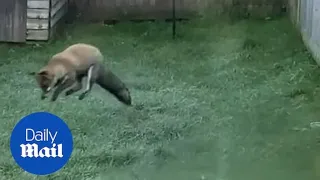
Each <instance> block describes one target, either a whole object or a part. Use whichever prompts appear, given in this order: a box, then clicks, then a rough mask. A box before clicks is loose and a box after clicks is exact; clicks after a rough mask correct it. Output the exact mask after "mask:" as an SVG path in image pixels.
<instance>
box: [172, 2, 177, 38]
mask: <svg viewBox="0 0 320 180" xmlns="http://www.w3.org/2000/svg"><path fill="white" fill-rule="evenodd" d="M175 37H176V0H172V38H173V39H175Z"/></svg>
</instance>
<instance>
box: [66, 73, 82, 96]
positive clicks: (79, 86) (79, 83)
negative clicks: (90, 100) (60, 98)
mask: <svg viewBox="0 0 320 180" xmlns="http://www.w3.org/2000/svg"><path fill="white" fill-rule="evenodd" d="M82 78H83V76H81V75H78V76H77V77H76V82H75V86H74V87H72V88H71V89H69V90H68V91H66V93H65V95H66V96H69V95H71V94H73V93H75V92H77V91H79V90H80V89H82Z"/></svg>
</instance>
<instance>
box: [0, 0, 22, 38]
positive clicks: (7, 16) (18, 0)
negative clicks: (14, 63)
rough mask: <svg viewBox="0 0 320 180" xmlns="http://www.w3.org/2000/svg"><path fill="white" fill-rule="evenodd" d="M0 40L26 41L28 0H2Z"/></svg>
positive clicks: (0, 0) (0, 8)
mask: <svg viewBox="0 0 320 180" xmlns="http://www.w3.org/2000/svg"><path fill="white" fill-rule="evenodd" d="M0 2H1V5H0V41H5V42H25V41H26V16H27V1H26V0H0Z"/></svg>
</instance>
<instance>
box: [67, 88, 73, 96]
mask: <svg viewBox="0 0 320 180" xmlns="http://www.w3.org/2000/svg"><path fill="white" fill-rule="evenodd" d="M72 93H73V90H72V89H70V90H68V91H66V93H65V95H66V96H69V95H71V94H72Z"/></svg>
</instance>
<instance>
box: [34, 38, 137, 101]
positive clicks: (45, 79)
mask: <svg viewBox="0 0 320 180" xmlns="http://www.w3.org/2000/svg"><path fill="white" fill-rule="evenodd" d="M103 60H104V56H103V55H102V53H101V51H100V49H99V48H97V47H96V46H93V45H90V44H85V43H77V44H73V45H71V46H69V47H67V48H65V49H64V50H63V51H61V52H58V53H57V54H55V55H53V56H52V57H51V58H50V60H49V61H48V63H47V64H46V65H45V66H43V67H42V68H41V69H40V70H39V71H38V72H37V73H36V72H33V73H30V74H33V75H35V79H36V82H37V84H38V86H39V87H40V89H41V90H42V92H41V99H42V100H43V99H45V98H47V96H48V94H49V93H50V92H51V91H53V89H55V90H54V91H53V94H52V97H51V101H56V100H57V98H58V96H59V94H61V93H62V92H63V91H64V90H66V89H68V90H67V91H66V92H65V96H70V95H71V94H73V93H75V92H78V91H80V90H81V89H83V85H82V79H83V78H84V77H87V81H86V87H85V90H84V91H83V92H82V93H81V94H80V95H79V97H78V99H79V100H83V99H84V98H85V97H86V96H87V95H88V94H89V93H90V92H91V90H92V87H93V85H94V84H98V85H99V86H100V87H101V88H103V89H105V90H106V91H108V92H109V93H111V94H112V95H114V96H115V97H116V98H117V99H118V100H119V101H120V102H122V103H124V104H126V105H131V104H132V100H131V95H130V91H129V89H128V88H127V86H126V84H125V83H124V82H123V81H122V80H121V79H120V78H119V77H118V76H117V75H115V74H114V73H113V72H112V71H111V70H110V69H109V68H106V67H104V65H103Z"/></svg>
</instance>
